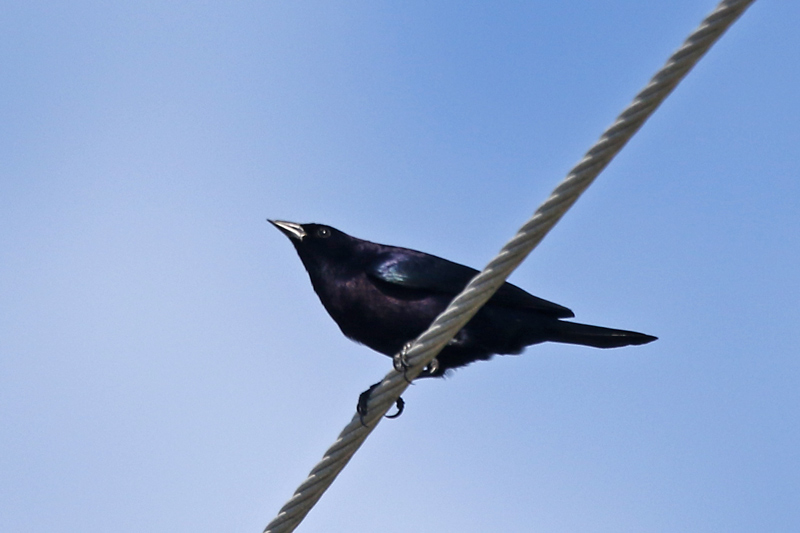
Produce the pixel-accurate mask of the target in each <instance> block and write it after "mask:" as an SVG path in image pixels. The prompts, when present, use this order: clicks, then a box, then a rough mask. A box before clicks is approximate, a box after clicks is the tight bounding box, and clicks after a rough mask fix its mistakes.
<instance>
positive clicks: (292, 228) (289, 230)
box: [267, 219, 306, 241]
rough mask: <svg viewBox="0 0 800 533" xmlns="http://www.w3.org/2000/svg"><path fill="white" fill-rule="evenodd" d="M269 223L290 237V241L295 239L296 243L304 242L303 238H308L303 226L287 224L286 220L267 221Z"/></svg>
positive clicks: (292, 223)
mask: <svg viewBox="0 0 800 533" xmlns="http://www.w3.org/2000/svg"><path fill="white" fill-rule="evenodd" d="M267 222H269V223H270V224H272V225H273V226H275V227H276V228H278V229H279V230H281V232H282V233H283V234H284V235H286V236H287V237H289V238H290V239H294V240H296V241H302V240H303V237H305V236H306V230H304V229H303V226H301V225H300V224H298V223H296V222H286V221H285V220H270V219H267Z"/></svg>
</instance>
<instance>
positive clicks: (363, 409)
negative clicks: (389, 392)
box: [356, 381, 406, 427]
mask: <svg viewBox="0 0 800 533" xmlns="http://www.w3.org/2000/svg"><path fill="white" fill-rule="evenodd" d="M380 384H381V382H380V381H379V382H377V383H376V384H374V385H372V386H371V387H370V388H368V389H367V390H365V391H364V392H362V393H361V394H360V395H359V396H358V403H357V404H356V413H358V417H359V418H360V419H361V425H362V426H364V427H367V424H366V423H365V422H364V417H365V416H367V411H368V410H369V409H368V407H367V403H368V402H369V397H370V395H371V394H372V391H374V390H375V389H376V388H377V387H378V385H380ZM395 406H396V407H397V412H396V413H395V414H393V415H385V416H386V418H397V417H398V416H400V415H401V414H403V409H404V408H405V406H406V402H405V401H403V398H397V401H395Z"/></svg>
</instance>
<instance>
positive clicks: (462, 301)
mask: <svg viewBox="0 0 800 533" xmlns="http://www.w3.org/2000/svg"><path fill="white" fill-rule="evenodd" d="M753 1H754V0H723V1H722V2H720V4H719V5H717V7H716V8H715V9H714V11H713V12H711V14H710V15H708V16H707V17H706V18H705V19H704V20H703V22H701V23H700V26H699V27H698V28H697V29H696V30H695V31H694V32H692V34H691V35H689V37H688V38H687V39H686V41H684V43H683V45H681V47H680V48H679V49H678V50H677V51H676V52H675V53H674V54H672V56H671V57H670V58H669V59H668V60H667V62H666V64H665V65H664V66H663V67H662V68H661V70H659V71H658V72H657V73H656V74H655V76H653V78H652V79H651V80H650V82H649V83H648V84H647V86H646V87H645V88H644V89H642V91H641V92H640V93H639V94H637V95H636V97H635V98H634V99H633V102H631V104H630V105H629V106H628V107H627V108H626V109H625V110H624V111H623V112H622V113H621V114H620V115H619V116H618V117H617V119H616V120H615V121H614V123H613V124H612V125H611V126H610V127H609V128H608V129H607V130H606V131H605V132H604V133H603V134H602V135H601V137H600V139H599V140H598V141H597V142H596V143H595V144H594V146H592V147H591V148H590V149H589V151H588V152H586V155H584V156H583V159H581V160H580V162H578V164H577V165H575V167H574V168H573V169H572V170H571V171H570V172H569V173H568V174H567V177H566V178H564V181H562V182H561V183H560V184H559V185H558V186H557V187H556V188H555V190H554V191H553V192H552V194H551V195H550V197H549V198H548V199H547V200H545V202H544V203H543V204H542V205H541V206H540V207H539V208H538V209H537V210H536V212H535V213H534V214H533V216H532V217H531V218H530V220H528V221H527V222H526V223H525V224H524V225H523V226H522V228H520V230H519V231H518V232H517V234H516V235H515V236H514V237H513V238H512V239H511V240H510V241H509V242H508V243H507V244H506V245H505V246H504V247H503V248H502V250H500V253H499V254H498V255H497V257H495V258H494V259H493V260H492V261H491V262H490V263H489V264H488V265H487V266H486V268H485V269H484V270H483V272H481V273H480V274H478V275H477V276H475V278H473V280H472V281H470V282H469V284H468V285H467V286H466V287H465V288H464V290H463V291H462V292H461V294H459V295H458V296H456V298H455V299H454V300H453V301H452V302H451V303H450V305H449V306H448V307H447V309H445V310H444V312H443V313H442V314H441V315H439V316H438V317H437V318H436V320H434V322H433V323H432V324H431V326H430V327H429V328H428V330H427V331H425V332H424V333H423V334H422V335H420V336H419V337H418V338H417V339H416V340H415V341H414V344H413V346H412V347H411V348H410V350H409V351H408V352H407V354H406V355H407V360H408V363H409V365H410V368H409V369H408V370H407V372H406V376H407V377H408V379H409V380H412V379H414V378H415V377H417V376H418V375H419V373H420V372H422V370H423V369H424V368H425V366H427V365H428V364H429V363H430V362H431V361H432V360H433V358H434V357H436V355H437V354H438V353H439V352H440V351H441V350H442V348H444V346H445V345H446V344H447V343H448V342H449V341H450V339H452V338H453V336H454V335H455V334H456V333H458V331H459V330H460V329H461V328H462V327H464V326H465V325H466V323H467V322H469V320H470V319H471V318H472V317H473V316H474V315H475V313H477V312H478V310H479V309H480V308H481V306H482V305H483V304H485V303H486V302H487V301H488V300H489V298H491V297H492V295H493V294H494V292H495V291H496V290H497V289H498V288H499V287H500V286H501V285H502V284H503V283H504V282H505V280H506V279H507V278H508V276H509V275H510V274H511V272H512V271H513V270H514V269H515V268H516V267H517V266H519V264H520V263H522V261H523V260H524V259H525V258H526V257H527V256H528V254H529V253H530V252H531V251H532V250H533V249H534V248H535V247H536V246H537V245H538V244H539V242H541V240H542V239H543V238H544V236H545V235H547V233H548V232H549V231H550V230H551V229H552V228H553V226H555V224H556V223H557V222H558V221H559V220H560V219H561V217H562V216H563V215H564V213H566V212H567V210H568V209H569V208H570V207H571V206H572V204H574V203H575V202H576V201H577V199H578V197H579V196H580V195H581V194H582V193H583V191H585V190H586V189H587V187H589V185H591V183H592V181H594V179H595V178H596V177H597V175H598V174H600V172H601V171H602V170H603V169H604V168H605V167H606V165H608V163H609V162H610V161H611V159H613V158H614V156H615V155H617V153H618V152H619V151H620V150H621V149H622V147H623V146H625V144H626V143H627V142H628V140H630V138H631V137H633V135H634V134H635V133H636V132H637V131H638V130H639V128H640V127H641V126H642V124H644V122H645V120H647V119H648V118H649V117H650V115H652V114H653V112H654V111H655V110H656V109H657V108H658V106H659V105H660V104H661V102H663V101H664V99H665V98H666V97H667V96H668V95H669V94H670V93H671V92H672V90H673V89H674V88H675V86H676V85H677V84H678V83H679V82H680V81H681V80H682V79H683V78H684V77H685V76H686V74H687V73H688V72H689V71H690V70H691V69H692V67H693V66H694V65H695V64H696V63H697V61H698V60H699V59H700V58H701V57H702V56H703V55H704V54H705V53H706V52H707V51H708V49H709V48H710V47H711V45H712V44H714V43H715V42H716V41H717V39H719V37H720V36H721V35H722V34H723V33H724V32H725V30H727V29H728V27H729V26H730V25H731V24H733V23H734V22H735V21H736V19H737V18H739V16H740V15H741V14H742V13H743V12H744V11H745V9H747V8H748V7H749V6H750V4H752V3H753ZM408 385H409V382H408V381H407V380H406V378H405V377H404V376H403V374H402V373H398V372H396V371H392V372H390V373H389V374H387V375H386V377H385V378H383V381H382V382H381V384H380V386H379V387H378V388H376V389H375V390H374V391H373V392H372V395H371V396H370V400H369V404H368V409H369V414H368V416H367V417H366V426H364V425H362V424H361V421H360V419H359V417H358V416H354V417H353V419H352V420H351V421H350V423H349V424H347V426H345V428H344V429H343V430H342V432H341V433H340V434H339V437H338V438H337V439H336V442H334V444H333V445H332V446H331V447H330V448H329V449H328V450H327V451H326V452H325V455H324V456H323V458H322V460H321V461H320V462H319V463H318V464H317V465H316V466H315V467H314V468H313V469H312V470H311V473H310V474H309V476H308V478H307V479H306V480H305V481H304V482H303V483H302V484H301V485H300V486H299V487H298V488H297V490H296V491H295V493H294V495H293V496H292V498H291V499H290V500H289V501H288V502H287V503H286V504H285V505H284V506H283V508H282V509H281V510H280V512H279V513H278V516H277V517H275V519H273V520H272V522H270V523H269V525H267V527H266V529H265V530H264V533H279V532H280V533H288V532H291V531H294V529H295V528H296V527H297V526H298V525H299V524H300V522H301V521H302V520H303V518H305V516H306V515H307V514H308V512H309V511H310V510H311V508H312V507H313V506H314V504H315V503H316V502H317V501H318V500H319V499H320V497H321V496H322V494H323V493H324V492H325V490H326V489H327V488H328V487H329V486H330V485H331V483H333V480H334V479H335V478H336V476H337V475H338V474H339V472H341V470H342V469H343V468H344V467H345V465H346V464H347V463H348V461H349V460H350V458H351V457H352V456H353V454H354V453H355V452H356V450H358V448H359V447H360V446H361V444H362V443H363V442H364V440H365V439H366V438H367V436H368V435H369V434H370V433H371V432H372V430H373V429H374V428H375V427H376V426H377V425H378V422H379V421H380V418H381V417H382V416H383V415H384V414H385V413H386V411H388V410H389V408H390V407H391V406H392V405H393V404H394V402H395V400H396V399H397V398H399V397H400V395H401V394H402V393H403V391H405V389H406V388H407V387H408Z"/></svg>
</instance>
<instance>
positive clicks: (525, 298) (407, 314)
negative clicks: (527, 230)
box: [269, 220, 656, 415]
mask: <svg viewBox="0 0 800 533" xmlns="http://www.w3.org/2000/svg"><path fill="white" fill-rule="evenodd" d="M269 222H271V223H272V224H273V225H274V226H275V227H277V228H278V229H279V230H281V232H283V233H284V234H285V235H286V236H287V237H289V239H290V240H291V242H292V244H293V245H294V247H295V249H296V250H297V254H298V255H299V256H300V260H301V261H302V262H303V266H304V267H305V269H306V271H307V272H308V275H309V277H310V278H311V285H312V286H313V287H314V291H315V292H316V293H317V295H318V296H319V299H320V300H321V301H322V305H323V306H325V309H326V310H327V311H328V314H330V315H331V318H333V320H334V321H335V322H336V323H337V324H338V325H339V328H340V329H341V330H342V333H344V334H345V335H346V336H347V337H349V338H350V339H352V340H354V341H356V342H359V343H362V344H365V345H367V346H369V347H370V348H372V349H373V350H375V351H377V352H380V353H382V354H385V355H388V356H394V355H395V354H397V353H398V352H400V351H401V350H402V349H403V347H404V346H405V345H406V344H407V343H408V342H409V341H412V340H414V339H415V338H416V337H417V336H419V335H420V334H421V333H422V332H423V331H425V330H426V329H427V328H428V326H429V325H430V324H431V322H433V320H434V319H435V318H436V317H437V316H438V315H439V313H441V312H442V311H444V309H445V308H446V307H447V305H448V304H449V303H450V301H451V300H452V299H453V298H454V297H455V296H456V295H457V294H458V293H459V292H461V290H462V289H463V288H464V287H465V286H466V285H467V283H468V282H469V281H470V280H471V279H472V278H473V277H474V276H475V275H476V274H478V271H477V270H475V269H473V268H470V267H467V266H464V265H460V264H458V263H454V262H452V261H448V260H447V259H442V258H440V257H436V256H434V255H429V254H426V253H423V252H418V251H416V250H410V249H408V248H400V247H397V246H387V245H383V244H376V243H373V242H369V241H364V240H361V239H357V238H355V237H351V236H349V235H347V234H345V233H343V232H341V231H339V230H337V229H335V228H332V227H330V226H325V225H322V224H297V223H294V222H286V221H281V220H270V221H269ZM573 316H575V315H574V314H573V312H572V311H570V310H569V309H567V308H566V307H562V306H560V305H558V304H555V303H552V302H548V301H547V300H543V299H541V298H537V297H536V296H533V295H531V294H529V293H527V292H525V291H524V290H522V289H520V288H519V287H517V286H515V285H512V284H510V283H504V284H503V285H502V286H501V287H500V289H499V290H498V291H497V292H496V293H495V294H494V296H492V298H491V299H489V301H488V302H487V303H486V305H484V306H483V307H482V308H481V310H480V311H478V313H477V314H476V315H475V316H474V317H473V318H472V319H471V320H470V321H469V322H468V323H467V325H466V326H464V327H463V328H462V329H461V331H459V332H458V333H457V334H456V336H455V337H454V338H453V340H451V341H450V342H449V343H448V344H447V346H445V348H444V349H443V350H442V351H441V352H440V353H439V355H438V356H437V358H436V360H435V361H434V362H433V363H432V364H431V365H429V366H428V367H427V368H426V369H425V370H424V371H423V372H422V373H421V374H420V375H419V377H439V376H443V375H444V374H445V373H446V372H447V371H448V370H451V369H454V368H458V367H462V366H465V365H468V364H470V363H472V362H474V361H479V360H487V359H490V358H491V357H492V356H493V355H495V354H518V353H520V352H522V351H523V350H524V349H525V347H526V346H530V345H532V344H539V343H542V342H548V341H550V342H561V343H568V344H581V345H584V346H594V347H596V348H617V347H621V346H628V345H632V344H633V345H638V344H646V343H648V342H651V341H654V340H656V337H653V336H651V335H645V334H643V333H637V332H634V331H625V330H620V329H610V328H604V327H599V326H590V325H587V324H579V323H576V322H568V321H565V320H562V319H565V318H572V317H573ZM370 390H371V389H370ZM369 392H370V391H366V392H365V395H366V396H365V395H362V398H361V399H360V400H359V412H360V413H362V415H363V412H362V411H363V410H364V408H365V405H366V398H367V397H368V395H369ZM398 407H401V404H398Z"/></svg>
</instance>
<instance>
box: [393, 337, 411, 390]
mask: <svg viewBox="0 0 800 533" xmlns="http://www.w3.org/2000/svg"><path fill="white" fill-rule="evenodd" d="M412 346H414V343H413V342H412V341H408V342H407V343H405V344H404V345H403V347H402V348H400V351H399V352H397V353H396V354H394V355H393V356H392V366H393V367H394V369H395V370H396V371H397V372H402V373H403V377H404V378H405V377H406V370H408V367H409V366H410V365H409V364H408V352H409V351H411V347H412ZM406 381H408V382H409V383H411V382H410V381H409V380H408V378H406Z"/></svg>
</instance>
